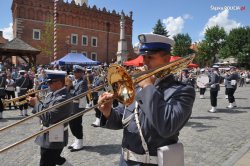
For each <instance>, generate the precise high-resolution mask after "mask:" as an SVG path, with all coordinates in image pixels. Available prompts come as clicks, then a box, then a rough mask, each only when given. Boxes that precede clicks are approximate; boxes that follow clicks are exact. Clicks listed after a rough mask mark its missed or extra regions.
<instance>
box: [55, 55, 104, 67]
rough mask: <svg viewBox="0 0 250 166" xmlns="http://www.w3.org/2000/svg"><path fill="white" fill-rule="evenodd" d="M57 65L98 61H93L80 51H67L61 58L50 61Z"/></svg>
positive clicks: (93, 63)
mask: <svg viewBox="0 0 250 166" xmlns="http://www.w3.org/2000/svg"><path fill="white" fill-rule="evenodd" d="M51 64H59V65H99V64H101V63H100V62H99V61H93V60H92V59H89V58H87V57H86V56H84V55H83V54H80V53H68V54H67V55H65V56H64V57H62V58H61V59H59V60H57V61H54V62H51Z"/></svg>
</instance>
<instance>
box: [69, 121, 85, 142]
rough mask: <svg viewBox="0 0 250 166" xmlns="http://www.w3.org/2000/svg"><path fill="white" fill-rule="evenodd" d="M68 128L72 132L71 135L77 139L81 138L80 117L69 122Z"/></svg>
mask: <svg viewBox="0 0 250 166" xmlns="http://www.w3.org/2000/svg"><path fill="white" fill-rule="evenodd" d="M69 127H70V130H71V132H72V134H73V135H74V136H75V137H76V138H77V139H82V138H83V129H82V116H80V117H77V118H75V119H73V120H71V121H69Z"/></svg>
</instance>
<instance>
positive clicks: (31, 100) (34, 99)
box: [27, 96, 39, 107]
mask: <svg viewBox="0 0 250 166" xmlns="http://www.w3.org/2000/svg"><path fill="white" fill-rule="evenodd" d="M27 100H28V101H29V102H28V104H29V105H30V106H32V107H34V106H35V105H36V103H38V102H39V100H38V98H37V97H30V96H29V97H28V98H27Z"/></svg>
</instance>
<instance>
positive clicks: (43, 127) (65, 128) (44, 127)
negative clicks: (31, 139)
mask: <svg viewBox="0 0 250 166" xmlns="http://www.w3.org/2000/svg"><path fill="white" fill-rule="evenodd" d="M47 128H49V127H46V126H42V127H41V129H42V130H46V129H47ZM66 130H68V126H66V127H64V131H66Z"/></svg>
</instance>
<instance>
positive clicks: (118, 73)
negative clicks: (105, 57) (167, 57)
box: [0, 55, 195, 153]
mask: <svg viewBox="0 0 250 166" xmlns="http://www.w3.org/2000/svg"><path fill="white" fill-rule="evenodd" d="M194 57H195V56H194V55H190V56H187V57H184V58H180V59H177V60H175V61H173V62H170V63H167V64H166V65H163V66H160V67H158V68H156V69H151V70H147V71H144V72H141V73H138V74H134V75H132V76H131V75H129V74H128V73H127V72H126V70H125V69H124V68H123V67H121V66H119V65H111V66H110V67H109V68H108V74H107V80H108V85H110V86H111V87H112V91H113V94H114V96H115V98H116V99H117V100H118V101H119V102H121V103H123V104H124V105H129V104H131V103H133V101H134V98H135V89H134V86H135V85H136V84H138V83H139V82H141V81H142V80H144V79H146V78H148V77H151V76H153V75H155V76H157V77H158V78H164V77H166V76H168V75H170V74H176V73H178V72H179V71H181V70H182V69H183V68H185V67H186V66H187V65H188V64H189V63H191V62H192V61H193V59H194ZM104 86H106V85H105V84H103V85H100V86H98V87H95V88H92V89H90V90H88V91H87V92H84V93H82V94H80V95H78V96H75V97H72V98H70V99H68V100H65V101H63V102H60V103H58V104H56V105H53V106H51V107H49V108H47V109H44V110H43V111H41V112H38V113H36V114H34V115H32V116H30V117H27V118H25V119H23V120H21V121H18V122H16V123H14V124H12V125H9V126H7V127H4V128H1V129H0V131H3V130H6V129H8V128H10V127H13V126H16V125H17V124H20V123H22V122H24V121H26V120H28V119H30V118H33V117H35V116H40V115H42V114H44V113H46V112H48V111H50V110H51V109H55V108H58V107H60V106H63V105H65V104H67V103H70V102H72V101H73V100H76V99H79V98H82V97H84V96H86V95H87V94H88V93H91V92H94V91H97V90H99V89H101V88H103V87H104ZM105 102H109V101H105ZM102 104H103V103H99V104H97V105H94V106H93V107H91V108H88V109H85V110H84V111H82V112H79V113H77V114H75V115H72V116H70V117H68V118H66V119H64V120H62V121H60V122H58V123H56V124H53V125H51V126H50V127H48V128H46V129H45V130H42V131H39V132H37V133H36V134H34V135H31V136H29V137H27V138H25V139H23V140H21V141H19V142H16V143H14V144H12V145H9V146H8V147H5V148H3V149H1V150H0V153H3V152H5V151H7V150H9V149H11V148H13V147H15V146H17V145H19V144H21V143H24V142H26V141H28V140H30V139H32V138H34V137H36V136H38V135H40V134H43V133H46V132H48V131H49V130H51V129H52V128H54V127H56V126H58V125H61V124H64V123H67V122H69V121H71V120H72V119H75V118H77V117H79V116H82V115H83V114H85V113H87V112H89V111H91V110H93V109H94V108H97V107H98V106H100V105H102Z"/></svg>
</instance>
